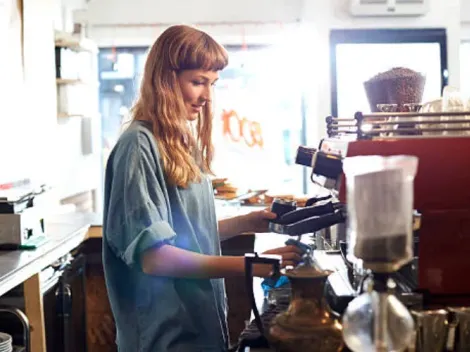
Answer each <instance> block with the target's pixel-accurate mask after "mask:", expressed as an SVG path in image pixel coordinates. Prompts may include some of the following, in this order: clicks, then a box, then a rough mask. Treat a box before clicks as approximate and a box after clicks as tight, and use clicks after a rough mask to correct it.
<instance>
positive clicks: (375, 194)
mask: <svg viewBox="0 0 470 352" xmlns="http://www.w3.org/2000/svg"><path fill="white" fill-rule="evenodd" d="M417 166H418V159H417V158H416V157H414V156H392V157H381V156H358V157H352V158H346V159H345V160H344V161H343V169H344V173H345V175H346V182H347V204H348V238H349V247H348V256H349V257H350V258H351V261H353V262H356V263H358V265H361V266H362V267H363V269H364V270H366V271H367V273H368V275H367V277H368V278H367V280H365V283H364V286H365V292H364V293H363V294H361V295H359V296H358V297H356V298H355V299H354V300H352V301H351V302H350V303H349V305H348V307H347V309H346V312H345V313H344V315H343V337H344V341H345V343H346V344H347V346H348V347H349V348H350V349H351V350H352V351H361V352H368V351H380V352H386V351H401V350H404V349H405V348H407V346H410V345H412V343H413V342H414V322H413V318H412V316H411V314H410V312H409V311H408V310H407V308H406V307H405V306H404V305H403V303H401V302H400V300H399V299H398V298H397V297H396V296H395V294H394V289H395V287H396V284H395V283H394V282H393V280H392V274H393V273H395V272H397V271H398V270H399V269H400V268H401V267H403V266H404V265H405V264H407V263H409V262H410V261H411V259H412V257H413V226H412V224H413V181H414V177H415V175H416V171H417Z"/></svg>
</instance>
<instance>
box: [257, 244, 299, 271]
mask: <svg viewBox="0 0 470 352" xmlns="http://www.w3.org/2000/svg"><path fill="white" fill-rule="evenodd" d="M263 254H276V255H280V256H281V257H282V267H283V268H285V267H286V266H289V265H290V266H296V265H297V264H299V262H300V261H301V260H302V254H303V252H302V250H301V249H300V248H299V247H297V246H292V245H290V246H285V247H279V248H274V249H270V250H269V251H266V252H264V253H263Z"/></svg>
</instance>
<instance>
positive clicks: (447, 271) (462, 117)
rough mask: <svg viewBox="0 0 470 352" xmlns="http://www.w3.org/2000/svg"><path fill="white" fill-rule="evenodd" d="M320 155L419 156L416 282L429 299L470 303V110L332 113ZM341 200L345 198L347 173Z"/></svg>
mask: <svg viewBox="0 0 470 352" xmlns="http://www.w3.org/2000/svg"><path fill="white" fill-rule="evenodd" d="M326 122H327V132H328V138H326V139H324V140H323V141H322V143H321V145H320V147H319V150H318V153H320V154H322V155H323V156H326V157H328V156H331V157H332V158H338V157H340V158H344V157H353V156H363V155H382V156H391V155H414V156H417V157H418V158H419V166H418V172H417V175H416V178H415V181H414V186H415V188H414V208H415V209H416V210H417V211H418V212H419V213H420V214H421V226H420V230H419V250H418V286H419V291H420V292H422V293H423V295H424V297H425V304H426V305H429V306H434V305H441V304H442V305H465V306H469V305H470V280H468V277H467V275H468V274H469V273H470V254H469V253H470V112H452V113H451V112H448V113H444V112H438V113H420V112H380V113H373V114H368V115H366V114H362V113H360V112H358V113H356V114H355V117H354V119H340V118H334V117H331V116H330V117H327V119H326ZM339 198H340V200H341V201H342V202H345V203H346V204H347V200H346V189H345V182H344V175H342V176H340V180H339Z"/></svg>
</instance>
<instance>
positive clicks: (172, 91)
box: [103, 26, 300, 352]
mask: <svg viewBox="0 0 470 352" xmlns="http://www.w3.org/2000/svg"><path fill="white" fill-rule="evenodd" d="M227 62H228V58H227V53H226V51H225V50H224V49H223V48H222V47H221V46H220V45H219V44H217V43H216V42H215V41H214V40H213V39H212V38H211V37H210V36H209V35H207V34H205V33H204V32H201V31H199V30H196V29H194V28H191V27H187V26H174V27H170V28H169V29H167V30H166V31H165V32H164V33H163V34H162V35H161V36H160V37H159V38H158V39H157V41H156V42H155V44H154V45H153V46H152V48H151V49H150V52H149V54H148V58H147V62H146V65H145V71H144V76H143V80H142V86H141V92H140V96H139V98H138V100H137V102H136V104H135V106H134V108H133V121H132V123H131V124H130V126H129V128H128V129H127V130H126V131H125V132H124V133H123V134H122V135H121V137H120V139H119V141H118V142H117V144H116V146H115V147H114V149H113V151H112V152H111V154H110V157H109V160H108V164H107V168H106V180H105V207H104V245H103V258H104V269H105V277H106V284H107V288H108V293H109V298H110V302H111V307H112V311H113V314H114V317H115V321H116V327H117V344H118V347H119V351H125V352H134V351H140V352H165V351H181V352H187V351H191V352H192V351H201V352H211V351H225V350H226V348H227V329H226V319H225V313H226V312H225V292H224V285H223V280H222V278H225V277H233V276H240V275H243V274H244V258H243V257H228V256H221V255H220V240H224V239H226V238H229V237H232V236H236V235H240V234H242V233H245V232H248V231H253V232H257V231H258V232H260V231H266V230H267V223H268V220H269V219H273V218H275V214H272V213H270V212H267V211H259V212H253V213H251V214H248V215H246V216H240V217H236V218H233V219H228V220H225V221H220V222H219V223H217V221H216V217H215V207H214V200H213V193H212V188H211V183H210V181H209V179H208V177H207V174H209V173H210V164H211V159H212V152H213V151H212V145H211V133H212V131H211V130H212V116H211V98H212V86H213V85H214V84H215V82H216V81H217V78H218V71H220V70H222V69H223V68H224V67H225V66H226V65H227ZM191 126H192V127H191ZM269 253H271V254H279V255H282V257H283V263H284V265H287V264H296V263H297V262H298V261H299V260H300V257H299V250H298V249H297V248H296V247H292V246H287V247H284V248H278V249H274V250H272V251H269ZM255 270H256V272H255V274H256V275H258V276H266V275H267V274H268V272H269V268H266V267H263V266H260V267H258V268H256V269H255Z"/></svg>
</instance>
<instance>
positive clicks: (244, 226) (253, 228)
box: [219, 210, 277, 241]
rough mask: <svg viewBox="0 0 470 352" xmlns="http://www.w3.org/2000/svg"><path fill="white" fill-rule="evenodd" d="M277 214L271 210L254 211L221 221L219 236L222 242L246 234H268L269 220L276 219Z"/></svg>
mask: <svg viewBox="0 0 470 352" xmlns="http://www.w3.org/2000/svg"><path fill="white" fill-rule="evenodd" d="M276 216H277V215H276V214H275V213H272V212H270V211H269V210H258V211H253V212H251V213H249V214H246V215H240V216H236V217H233V218H229V219H223V220H220V221H219V236H220V239H221V241H223V240H226V239H229V238H231V237H234V236H239V235H241V234H244V233H263V232H268V227H269V220H273V219H275V218H276Z"/></svg>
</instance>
